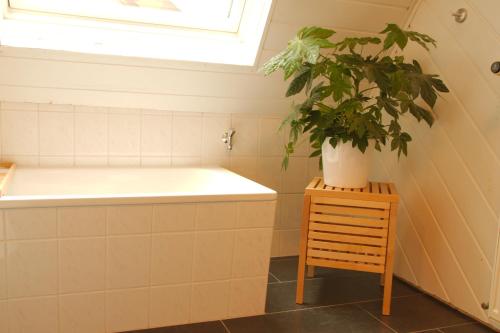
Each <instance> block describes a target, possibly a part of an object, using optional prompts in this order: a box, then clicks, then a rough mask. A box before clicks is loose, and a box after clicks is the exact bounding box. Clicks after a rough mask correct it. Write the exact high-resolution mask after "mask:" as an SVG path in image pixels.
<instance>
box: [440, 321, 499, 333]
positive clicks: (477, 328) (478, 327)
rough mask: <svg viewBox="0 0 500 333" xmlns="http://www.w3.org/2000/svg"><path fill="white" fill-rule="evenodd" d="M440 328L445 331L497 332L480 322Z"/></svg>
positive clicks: (465, 332) (452, 332)
mask: <svg viewBox="0 0 500 333" xmlns="http://www.w3.org/2000/svg"><path fill="white" fill-rule="evenodd" d="M440 330H441V332H443V333H495V331H494V330H492V329H491V328H489V327H486V326H484V325H482V324H478V323H474V324H465V325H460V326H453V327H447V328H441V329H440Z"/></svg>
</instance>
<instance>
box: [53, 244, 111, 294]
mask: <svg viewBox="0 0 500 333" xmlns="http://www.w3.org/2000/svg"><path fill="white" fill-rule="evenodd" d="M59 279H60V282H59V286H60V287H59V288H60V289H59V292H60V293H76V292H85V291H97V290H104V289H105V286H106V240H105V238H104V237H103V238H86V239H65V240H60V241H59Z"/></svg>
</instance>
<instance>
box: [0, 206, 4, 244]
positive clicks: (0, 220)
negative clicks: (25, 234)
mask: <svg viewBox="0 0 500 333" xmlns="http://www.w3.org/2000/svg"><path fill="white" fill-rule="evenodd" d="M4 228H5V224H4V210H0V241H3V240H4V239H5V229H4Z"/></svg>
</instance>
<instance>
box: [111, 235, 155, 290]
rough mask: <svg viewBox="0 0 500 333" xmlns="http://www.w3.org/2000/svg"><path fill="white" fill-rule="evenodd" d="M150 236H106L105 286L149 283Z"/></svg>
mask: <svg viewBox="0 0 500 333" xmlns="http://www.w3.org/2000/svg"><path fill="white" fill-rule="evenodd" d="M150 249H151V237H150V236H122V237H110V238H108V245H107V251H108V252H107V253H108V256H107V272H108V276H107V283H106V284H107V287H108V288H111V289H116V288H132V287H142V286H147V285H148V284H149V266H150V260H151V258H150Z"/></svg>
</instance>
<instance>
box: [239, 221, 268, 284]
mask: <svg viewBox="0 0 500 333" xmlns="http://www.w3.org/2000/svg"><path fill="white" fill-rule="evenodd" d="M272 232H273V230H272V229H271V228H266V229H256V230H240V231H237V232H236V239H235V246H234V258H233V277H237V278H241V277H255V276H267V273H268V271H269V258H270V253H271V241H272Z"/></svg>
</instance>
